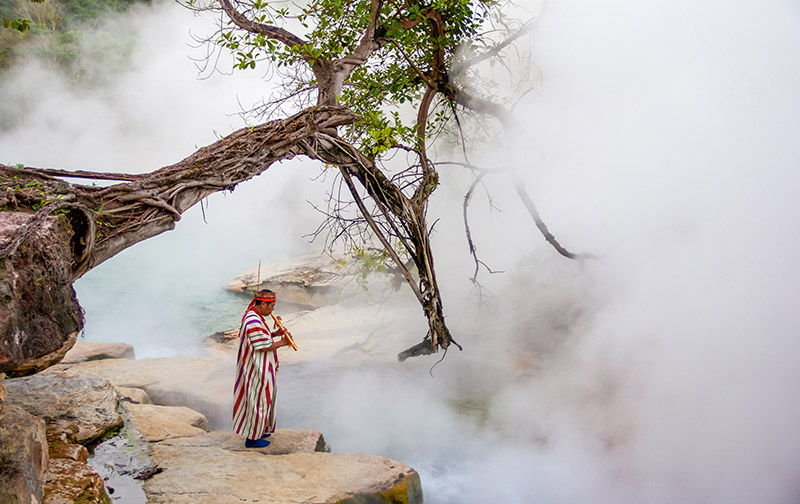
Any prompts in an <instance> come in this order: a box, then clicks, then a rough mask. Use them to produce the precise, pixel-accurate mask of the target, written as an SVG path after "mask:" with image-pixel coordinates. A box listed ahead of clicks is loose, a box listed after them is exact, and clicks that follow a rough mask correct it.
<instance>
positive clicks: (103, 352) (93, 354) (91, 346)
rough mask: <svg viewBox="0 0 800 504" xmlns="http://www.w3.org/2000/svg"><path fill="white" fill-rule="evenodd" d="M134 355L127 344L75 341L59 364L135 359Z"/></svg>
mask: <svg viewBox="0 0 800 504" xmlns="http://www.w3.org/2000/svg"><path fill="white" fill-rule="evenodd" d="M135 358H136V353H135V352H134V350H133V347H132V346H131V345H128V344H127V343H100V342H94V341H76V342H75V344H74V345H73V346H72V348H70V350H69V351H68V352H67V354H66V355H65V356H64V358H63V359H62V360H61V362H63V363H65V364H71V363H75V362H83V361H91V360H100V359H135Z"/></svg>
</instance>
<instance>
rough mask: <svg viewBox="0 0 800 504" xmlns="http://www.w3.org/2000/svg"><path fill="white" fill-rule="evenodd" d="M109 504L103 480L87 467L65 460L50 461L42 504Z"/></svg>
mask: <svg viewBox="0 0 800 504" xmlns="http://www.w3.org/2000/svg"><path fill="white" fill-rule="evenodd" d="M76 502H81V503H84V502H85V503H87V504H88V503H99V504H111V499H109V497H108V495H107V494H106V490H105V484H104V483H103V478H101V477H100V475H99V474H97V473H96V472H95V471H94V470H93V469H92V468H91V467H89V466H88V465H86V464H84V463H81V462H76V461H74V460H71V459H67V458H58V459H52V460H51V461H50V465H49V466H48V468H47V482H46V483H45V487H44V504H73V503H76Z"/></svg>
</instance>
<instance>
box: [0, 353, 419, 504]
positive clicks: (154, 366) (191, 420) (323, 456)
mask: <svg viewBox="0 0 800 504" xmlns="http://www.w3.org/2000/svg"><path fill="white" fill-rule="evenodd" d="M91 346H92V344H91V343H84V342H78V343H77V344H76V346H75V351H76V352H80V353H83V354H86V356H85V358H84V360H80V361H77V362H71V363H67V364H60V365H58V366H55V367H53V368H50V369H48V370H46V371H44V372H41V373H38V374H36V375H33V376H29V377H25V378H15V379H7V380H5V381H4V384H5V388H6V390H7V394H8V395H7V398H6V400H5V402H4V404H3V410H2V418H0V438H2V439H3V440H4V443H5V444H4V450H3V454H4V456H5V457H6V458H5V459H4V474H3V476H4V480H3V486H4V490H3V492H5V493H4V494H3V497H4V498H3V499H0V500H2V502H24V503H36V502H45V503H53V504H55V503H67V502H87V503H88V502H102V503H108V502H111V501H112V500H118V501H120V502H125V503H135V502H163V503H167V502H170V503H181V502H186V503H204V502H208V503H212V502H213V503H227V502H242V501H247V502H274V503H282V502H286V503H289V502H292V503H296V502H319V503H327V502H330V503H334V502H364V501H368V502H392V503H395V502H396V503H401V502H402V503H406V502H408V503H411V502H421V501H422V491H421V487H420V481H419V476H418V475H417V473H416V471H414V470H413V469H412V468H410V467H408V466H406V465H405V464H402V463H401V462H397V461H393V460H389V459H386V458H383V457H378V456H373V455H365V454H336V453H330V447H329V446H328V445H327V443H326V442H325V440H324V437H323V436H322V434H321V433H319V432H315V431H311V430H304V429H299V430H278V431H277V432H276V433H275V434H274V435H273V437H272V438H271V439H272V444H271V445H270V446H268V447H267V448H262V449H257V450H252V449H245V448H244V443H243V439H242V438H241V437H240V436H238V435H236V434H234V433H233V432H232V431H229V430H212V429H211V425H210V423H209V421H208V419H207V418H206V417H205V415H203V414H202V413H199V412H198V411H196V410H194V409H191V408H189V407H186V406H184V405H178V404H176V403H175V402H174V401H175V400H176V399H177V400H178V401H179V402H180V400H181V399H189V401H190V402H195V403H198V402H202V401H200V399H199V396H201V395H202V392H201V391H197V392H198V393H197V396H196V397H195V396H193V395H192V394H187V393H186V391H181V390H180V388H181V387H182V386H183V385H184V384H183V383H181V382H174V381H171V380H170V377H173V376H175V375H177V374H181V375H185V376H194V379H197V372H198V371H199V370H201V369H202V370H205V372H206V373H215V372H217V371H218V370H219V368H216V367H215V366H214V364H215V363H217V364H219V365H221V363H222V362H224V360H223V359H219V358H209V359H170V358H165V359H146V360H143V361H137V360H134V359H126V358H104V359H97V358H96V357H97V354H93V353H92V352H91V351H90V349H87V347H91ZM107 350H108V348H105V349H104V350H103V351H104V352H105V351H107ZM69 360H74V359H69ZM169 383H172V385H173V386H172V388H170V387H169ZM195 383H197V382H195ZM229 385H230V384H229V383H226V387H225V388H230V387H229ZM146 389H149V390H152V391H153V392H155V397H157V398H159V399H157V400H154V399H153V397H151V395H150V394H148V392H147V390H146ZM161 401H167V402H161ZM206 406H208V404H206ZM213 407H216V405H213ZM104 439H105V441H103V440H104ZM98 443H99V444H98ZM106 443H111V445H112V446H111V450H109V449H108V448H107V447H105V444H106ZM87 448H88V449H94V451H95V452H96V454H100V455H96V456H98V457H101V460H96V461H93V460H92V459H91V458H90V457H89V451H88V449H87ZM115 452H116V453H115ZM11 458H13V459H14V460H10V459H11ZM139 484H141V486H140V487H139ZM42 497H43V500H41V499H42ZM365 499H366V500H365Z"/></svg>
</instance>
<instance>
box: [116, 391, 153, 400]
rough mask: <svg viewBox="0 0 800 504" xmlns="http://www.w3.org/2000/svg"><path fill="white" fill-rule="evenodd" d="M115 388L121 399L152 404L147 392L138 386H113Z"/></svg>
mask: <svg viewBox="0 0 800 504" xmlns="http://www.w3.org/2000/svg"><path fill="white" fill-rule="evenodd" d="M114 388H115V389H117V394H119V398H120V400H122V401H126V402H129V403H133V404H153V400H152V399H150V396H149V395H147V392H145V391H144V390H142V389H140V388H135V387H114Z"/></svg>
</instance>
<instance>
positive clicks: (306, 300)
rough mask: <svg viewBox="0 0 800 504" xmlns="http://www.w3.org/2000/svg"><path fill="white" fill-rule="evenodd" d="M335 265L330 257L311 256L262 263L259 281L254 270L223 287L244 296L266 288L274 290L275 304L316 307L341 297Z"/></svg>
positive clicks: (342, 289)
mask: <svg viewBox="0 0 800 504" xmlns="http://www.w3.org/2000/svg"><path fill="white" fill-rule="evenodd" d="M337 264H338V263H337V261H335V260H334V259H331V258H330V257H327V256H322V255H313V256H304V257H299V258H297V259H293V260H291V261H287V262H285V263H279V264H269V265H262V266H261V283H260V284H259V282H258V280H259V278H258V277H259V273H258V269H254V270H252V271H248V272H247V273H242V274H241V275H239V276H237V277H236V278H234V280H233V281H232V282H231V283H229V284H228V285H227V286H226V287H225V289H226V290H228V291H229V292H233V293H235V294H241V295H243V296H247V297H252V296H253V294H254V293H255V292H256V291H258V290H259V289H270V290H273V291H275V292H277V293H278V305H280V304H281V303H282V302H288V303H292V304H295V305H299V306H301V307H305V308H312V309H313V308H319V307H321V306H325V305H328V304H332V303H335V302H337V301H339V300H340V299H341V297H342V293H343V292H344V282H343V277H342V275H341V274H340V273H339V272H338V271H337V269H336V266H337Z"/></svg>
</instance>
